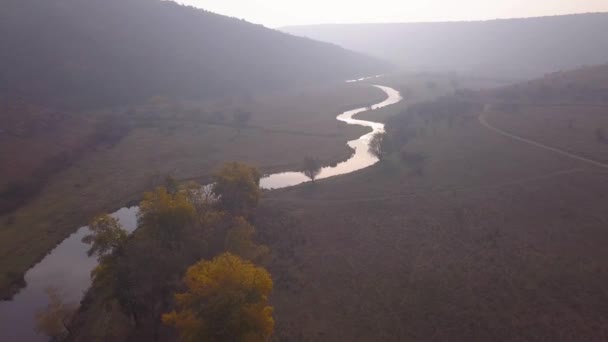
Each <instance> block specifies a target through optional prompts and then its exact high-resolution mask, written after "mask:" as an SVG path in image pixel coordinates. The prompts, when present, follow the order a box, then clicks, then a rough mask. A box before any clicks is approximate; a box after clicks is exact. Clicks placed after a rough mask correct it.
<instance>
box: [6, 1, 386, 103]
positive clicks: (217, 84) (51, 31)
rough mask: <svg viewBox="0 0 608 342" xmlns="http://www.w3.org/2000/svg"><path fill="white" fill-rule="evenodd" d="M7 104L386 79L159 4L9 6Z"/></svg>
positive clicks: (300, 44) (280, 36)
mask: <svg viewBox="0 0 608 342" xmlns="http://www.w3.org/2000/svg"><path fill="white" fill-rule="evenodd" d="M0 46H2V49H1V51H0V66H1V67H2V73H1V74H0V95H4V96H10V97H15V96H19V97H21V98H24V99H26V100H27V102H29V103H36V104H53V105H61V106H69V107H72V108H74V107H99V106H108V105H112V104H122V103H127V102H135V101H139V100H142V99H147V98H149V97H152V96H155V95H162V96H168V97H182V98H183V97H186V98H199V97H208V96H213V95H218V94H223V93H225V92H231V93H233V94H234V93H244V94H247V93H249V92H252V91H256V90H266V89H279V88H282V87H286V86H292V85H301V84H307V83H312V82H318V81H326V80H341V79H345V78H352V77H356V76H363V75H369V74H370V73H371V74H373V73H379V72H382V71H385V70H386V68H387V64H386V63H383V62H380V61H378V60H375V59H373V58H369V57H366V56H362V55H359V54H356V53H353V52H350V51H347V50H344V49H342V48H339V47H336V46H332V45H330V44H326V43H320V42H315V41H311V40H309V39H302V38H295V37H292V36H289V35H287V34H284V33H280V32H277V31H274V30H271V29H267V28H265V27H263V26H259V25H253V24H250V23H248V22H245V21H242V20H238V19H233V18H228V17H225V16H220V15H216V14H213V13H210V12H206V11H203V10H199V9H195V8H192V7H185V6H180V5H177V4H176V3H173V2H170V1H160V0H104V1H97V0H54V1H47V0H5V1H3V2H2V11H0Z"/></svg>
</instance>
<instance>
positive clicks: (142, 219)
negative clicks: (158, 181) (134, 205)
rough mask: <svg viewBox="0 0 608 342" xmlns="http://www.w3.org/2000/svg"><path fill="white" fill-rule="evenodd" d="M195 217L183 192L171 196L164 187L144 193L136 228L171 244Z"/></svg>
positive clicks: (190, 204) (193, 209) (192, 207)
mask: <svg viewBox="0 0 608 342" xmlns="http://www.w3.org/2000/svg"><path fill="white" fill-rule="evenodd" d="M195 217H196V210H195V208H194V205H193V204H192V203H191V202H190V200H189V198H188V195H187V194H185V193H184V192H177V193H175V194H171V193H169V192H168V191H167V189H166V188H164V187H158V188H157V189H156V190H155V191H153V192H146V193H144V199H143V200H142V201H141V203H140V205H139V212H138V214H137V221H138V227H140V228H141V227H143V228H144V229H146V230H148V231H150V232H152V234H153V235H155V236H156V237H157V238H159V239H160V240H161V241H165V242H167V243H171V242H174V241H176V240H177V238H178V236H179V233H180V232H181V231H182V230H183V228H185V227H186V225H187V224H189V223H191V222H192V221H193V220H194V218H195Z"/></svg>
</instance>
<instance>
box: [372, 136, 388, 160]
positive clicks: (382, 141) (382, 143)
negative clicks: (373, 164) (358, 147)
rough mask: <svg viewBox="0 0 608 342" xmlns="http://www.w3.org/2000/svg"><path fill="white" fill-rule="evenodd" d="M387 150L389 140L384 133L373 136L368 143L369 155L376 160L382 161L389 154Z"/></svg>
mask: <svg viewBox="0 0 608 342" xmlns="http://www.w3.org/2000/svg"><path fill="white" fill-rule="evenodd" d="M389 148H390V145H389V139H388V136H387V135H386V133H384V132H379V133H376V134H374V135H373V136H372V139H371V140H370V142H369V153H371V154H372V155H373V156H375V157H376V158H378V160H382V159H384V157H385V156H386V154H388V152H389Z"/></svg>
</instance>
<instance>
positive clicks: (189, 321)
mask: <svg viewBox="0 0 608 342" xmlns="http://www.w3.org/2000/svg"><path fill="white" fill-rule="evenodd" d="M184 283H185V285H186V287H187V292H185V293H180V294H177V295H176V296H175V299H176V302H177V307H178V310H177V311H173V312H171V313H167V314H164V315H163V317H162V320H163V322H164V323H165V324H167V325H170V326H173V327H175V328H177V330H178V331H179V333H180V337H181V340H182V341H211V342H214V341H248V342H258V341H259V342H262V341H268V340H269V338H270V335H271V334H272V332H273V330H274V319H273V318H272V307H271V306H269V305H268V303H267V302H268V296H269V295H270V292H271V291H272V280H271V278H270V274H269V273H268V272H267V271H266V270H265V269H264V268H261V267H256V266H255V265H254V264H252V263H251V262H249V261H245V260H243V259H241V258H239V257H238V256H235V255H232V254H230V253H225V254H222V255H220V256H218V257H216V258H214V259H213V260H211V261H205V260H203V261H200V262H198V263H197V264H195V265H193V266H191V267H190V268H189V269H188V271H187V272H186V276H185V277H184Z"/></svg>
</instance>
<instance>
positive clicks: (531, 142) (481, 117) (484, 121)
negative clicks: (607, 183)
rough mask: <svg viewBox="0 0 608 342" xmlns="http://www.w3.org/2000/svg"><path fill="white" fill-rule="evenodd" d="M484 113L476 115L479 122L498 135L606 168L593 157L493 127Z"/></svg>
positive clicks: (607, 165)
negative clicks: (583, 155)
mask: <svg viewBox="0 0 608 342" xmlns="http://www.w3.org/2000/svg"><path fill="white" fill-rule="evenodd" d="M486 114H487V113H482V114H480V115H479V116H478V117H477V118H478V119H479V123H481V125H482V126H484V127H486V128H488V129H490V130H492V131H494V132H496V133H498V134H500V135H503V136H505V137H508V138H511V139H513V140H517V141H520V142H523V143H526V144H529V145H533V146H536V147H539V148H542V149H545V150H548V151H551V152H555V153H558V154H561V155H563V156H566V157H569V158H573V159H577V160H580V161H583V162H585V163H589V164H593V165H595V166H598V167H601V168H604V169H608V164H605V163H601V162H598V161H596V160H593V159H589V158H585V157H582V156H579V155H577V154H574V153H571V152H568V151H564V150H562V149H559V148H555V147H551V146H548V145H545V144H541V143H539V142H537V141H534V140H530V139H527V138H524V137H521V136H519V135H515V134H512V133H509V132H507V131H503V130H502V129H500V128H497V127H494V126H492V125H491V124H490V123H488V120H487V118H486Z"/></svg>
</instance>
